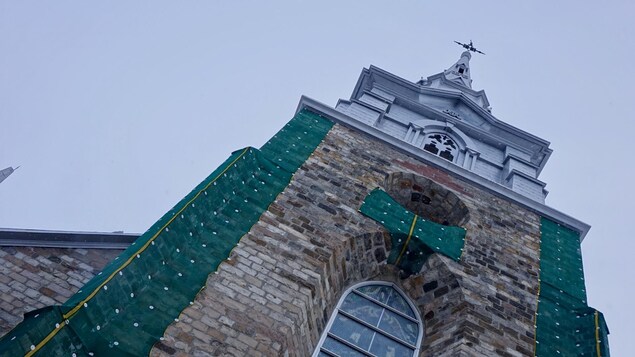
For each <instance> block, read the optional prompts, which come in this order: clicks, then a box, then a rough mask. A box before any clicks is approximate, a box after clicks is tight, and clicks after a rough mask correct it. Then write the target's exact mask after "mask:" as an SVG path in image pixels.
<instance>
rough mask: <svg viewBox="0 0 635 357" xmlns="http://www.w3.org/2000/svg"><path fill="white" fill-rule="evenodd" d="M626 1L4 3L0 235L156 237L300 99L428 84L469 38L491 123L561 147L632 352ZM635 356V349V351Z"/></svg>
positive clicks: (633, 77)
mask: <svg viewBox="0 0 635 357" xmlns="http://www.w3.org/2000/svg"><path fill="white" fill-rule="evenodd" d="M634 12H635V2H632V1H626V0H625V1H603V2H590V1H589V2H580V1H558V2H555V1H531V2H522V3H521V2H510V1H488V2H481V4H479V5H477V4H475V2H471V1H439V2H438V5H436V4H431V3H430V2H428V1H384V2H379V1H364V2H359V1H358V2H343V1H319V2H308V1H287V2H262V1H224V2H222V1H208V2H202V1H198V2H181V1H179V2H167V1H137V2H127V1H126V2H124V1H120V2H117V3H115V2H104V1H99V2H86V1H37V2H36V1H7V0H0V169H3V168H5V167H7V166H17V165H21V166H22V167H21V168H20V169H19V170H18V171H16V172H15V173H14V174H13V175H12V176H10V177H9V178H8V179H7V180H6V181H4V182H3V183H2V184H0V227H14V228H40V229H62V230H88V231H115V230H125V231H127V232H143V231H145V230H146V229H147V228H148V227H150V225H151V224H152V223H153V222H154V221H155V220H157V219H158V218H159V217H160V216H161V215H162V214H163V213H165V212H166V211H167V210H168V209H170V208H171V207H172V206H173V205H174V204H175V203H176V202H178V201H179V199H180V198H181V197H183V196H184V195H185V194H186V193H188V192H189V191H190V190H191V189H192V188H193V187H194V186H195V185H196V184H197V183H199V182H200V181H201V180H202V179H203V178H204V177H206V176H207V175H208V174H209V173H210V172H211V171H212V170H213V169H214V168H215V167H216V166H217V165H218V164H219V163H221V162H222V161H223V160H224V159H225V158H226V157H227V156H228V155H229V153H230V152H232V151H234V150H236V149H238V148H241V147H244V146H255V147H259V146H260V145H262V144H263V143H264V142H265V141H266V140H267V139H268V138H269V137H270V136H271V135H272V134H273V133H274V132H275V131H277V130H278V129H279V128H280V127H281V126H282V125H283V124H284V123H285V122H286V121H288V120H289V119H290V118H291V116H292V115H293V113H294V110H295V108H296V105H297V102H298V100H299V98H300V95H302V94H306V95H308V96H310V97H312V98H315V99H317V100H319V101H322V102H324V103H326V104H329V105H335V103H336V101H337V99H338V98H348V97H349V95H350V93H351V91H352V89H353V86H354V85H355V82H356V80H357V77H358V75H359V73H360V71H361V69H362V68H363V67H368V66H369V65H370V64H373V65H376V66H379V67H381V68H383V69H385V70H388V71H390V72H392V73H394V74H396V75H399V76H401V77H404V78H407V79H410V80H412V81H416V80H418V79H419V78H420V77H421V76H428V75H432V74H435V73H438V72H440V71H442V70H444V69H445V68H447V67H449V66H450V65H451V64H452V63H454V62H455V61H456V60H457V59H458V57H459V55H460V53H461V51H462V49H461V48H460V47H458V46H457V45H455V44H454V43H453V42H452V41H453V40H458V41H469V40H470V39H472V40H474V41H475V45H476V46H477V47H478V48H480V49H481V50H482V51H484V52H485V53H487V55H485V56H477V55H475V56H473V58H472V61H471V68H472V79H473V80H474V82H473V87H474V88H475V89H477V90H478V89H485V91H486V93H487V95H488V98H489V100H490V102H491V103H492V106H493V113H494V115H495V116H496V117H497V118H499V119H501V120H503V121H505V122H507V123H509V124H512V125H514V126H517V127H519V128H521V129H523V130H526V131H528V132H530V133H532V134H535V135H537V136H540V137H543V138H545V139H547V140H549V141H551V143H552V149H554V153H553V155H552V156H551V159H550V161H549V163H548V164H547V166H546V168H545V170H544V171H543V174H542V175H541V177H540V178H541V179H542V180H544V181H546V182H547V184H548V185H547V189H548V190H549V191H550V192H551V193H550V195H549V197H548V198H547V204H548V205H550V206H552V207H555V208H557V209H559V210H561V211H563V212H565V213H568V214H570V215H572V216H574V217H576V218H579V219H581V220H583V221H585V222H587V223H589V224H591V225H592V226H593V228H592V229H591V231H590V233H589V235H588V236H587V238H586V239H585V241H584V243H583V245H582V247H583V257H584V262H585V272H586V282H587V287H588V295H589V304H590V305H591V306H593V307H595V308H598V309H599V310H601V311H603V312H604V313H605V316H606V319H607V322H608V324H609V328H610V329H611V332H612V333H611V335H610V342H611V347H612V352H613V355H614V356H626V355H629V353H628V352H629V351H631V350H632V348H631V345H632V341H630V340H629V338H630V339H632V321H635V311H634V306H633V303H632V302H631V300H632V297H633V295H635V284H633V283H635V279H634V278H633V263H632V258H631V256H632V254H633V252H634V251H635V243H634V241H633V239H631V236H632V231H633V229H632V227H631V224H632V220H633V209H632V204H633V202H634V201H635V194H634V193H633V190H632V189H630V186H629V185H632V183H633V182H635V174H634V167H633V164H634V161H635V160H634V159H633V153H632V149H631V145H632V143H631V137H632V135H633V130H634V128H635V125H634V124H633V120H634V119H635V113H634V109H633V105H632V102H633V99H634V98H633V91H632V86H633V83H635V70H634V69H633V64H632V61H633V58H634V55H635V41H634V40H633V38H635V24H634V23H635V22H634V21H633V19H632V16H633V13H634ZM631 353H632V351H631Z"/></svg>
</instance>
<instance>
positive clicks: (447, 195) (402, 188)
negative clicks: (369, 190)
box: [384, 172, 470, 226]
mask: <svg viewBox="0 0 635 357" xmlns="http://www.w3.org/2000/svg"><path fill="white" fill-rule="evenodd" d="M384 190H385V191H386V192H387V193H388V194H389V195H391V196H392V197H393V198H394V199H395V201H397V202H399V204H401V205H402V206H404V207H405V208H407V209H408V210H410V211H412V212H414V213H416V214H417V215H419V216H421V217H423V218H425V219H429V220H431V221H433V222H436V223H440V224H444V225H450V226H463V225H465V224H466V223H467V222H468V221H469V220H470V212H469V210H468V208H467V206H466V205H465V203H464V202H463V201H461V199H460V198H459V197H458V196H457V195H456V194H455V193H454V192H452V191H450V190H449V189H447V188H445V187H443V186H441V185H440V184H438V183H436V182H434V181H432V180H431V179H429V178H426V177H423V176H419V175H415V174H412V173H406V172H394V173H391V174H389V175H388V176H387V177H386V180H385V181H384Z"/></svg>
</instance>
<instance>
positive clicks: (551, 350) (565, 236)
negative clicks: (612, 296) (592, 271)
mask: <svg viewBox="0 0 635 357" xmlns="http://www.w3.org/2000/svg"><path fill="white" fill-rule="evenodd" d="M540 231H541V235H540V239H541V241H540V294H539V300H538V311H537V312H536V352H535V355H536V356H540V357H542V356H598V357H599V356H609V346H608V333H609V331H608V327H607V325H606V322H605V321H604V316H603V315H602V313H600V312H599V311H597V310H595V309H593V308H590V307H588V306H587V300H586V291H585V289H584V272H583V271H582V255H581V252H580V236H579V234H578V233H576V232H575V231H573V230H570V229H568V228H566V227H563V226H560V225H559V224H557V223H555V222H552V221H550V220H548V219H546V218H542V220H541V229H540Z"/></svg>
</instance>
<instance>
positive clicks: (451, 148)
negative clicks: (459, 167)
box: [423, 133, 459, 161]
mask: <svg viewBox="0 0 635 357" xmlns="http://www.w3.org/2000/svg"><path fill="white" fill-rule="evenodd" d="M423 149H424V150H426V151H428V152H431V153H433V154H435V155H437V156H440V157H442V158H444V159H446V160H448V161H454V158H455V157H456V154H457V152H458V150H459V148H458V146H457V145H456V143H455V142H454V140H452V139H451V138H450V137H449V136H447V135H445V134H439V133H437V134H431V135H428V136H427V137H426V138H425V140H424V141H423Z"/></svg>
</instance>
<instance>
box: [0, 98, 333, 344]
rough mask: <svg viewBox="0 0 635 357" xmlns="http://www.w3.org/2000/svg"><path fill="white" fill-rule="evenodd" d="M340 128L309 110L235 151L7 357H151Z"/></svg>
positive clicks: (19, 333) (28, 331) (18, 331)
mask: <svg viewBox="0 0 635 357" xmlns="http://www.w3.org/2000/svg"><path fill="white" fill-rule="evenodd" d="M332 126H333V123H332V122H331V121H329V120H327V119H325V118H323V117H321V116H319V115H318V114H315V113H313V112H310V111H306V110H304V111H302V112H300V113H298V114H297V115H296V116H295V117H294V118H293V119H292V120H291V121H290V122H289V123H287V124H286V125H285V126H284V127H283V128H282V129H281V130H280V131H279V132H278V133H277V134H276V135H274V137H273V138H272V139H271V140H269V141H268V142H267V143H266V144H265V145H264V146H263V147H262V148H261V149H260V150H257V149H254V148H245V149H243V150H240V151H237V152H234V153H233V154H232V155H231V156H230V157H229V158H228V159H227V160H226V161H225V163H223V164H222V165H221V166H220V167H219V168H218V169H216V170H215V171H214V172H213V173H212V174H211V175H210V176H209V177H208V178H206V179H205V180H204V181H203V182H202V183H201V184H199V185H198V186H197V187H196V188H195V189H194V190H192V192H190V193H189V194H188V195H187V196H186V197H185V198H183V199H182V200H181V201H180V202H179V203H178V204H177V205H176V206H175V207H174V208H173V209H171V210H170V211H169V212H167V213H166V214H165V215H164V216H163V217H162V218H161V219H159V220H158V221H157V222H156V223H155V224H154V225H153V226H152V227H150V229H148V231H146V232H145V233H144V234H143V235H142V236H141V237H139V238H138V239H137V240H136V241H135V242H134V243H133V244H132V245H131V246H130V247H129V248H128V249H126V250H125V251H124V252H123V253H122V254H121V255H119V256H118V257H117V258H116V259H115V260H114V261H112V262H111V263H110V264H109V265H108V266H106V268H104V270H103V271H102V272H101V273H99V274H98V275H97V276H95V277H94V278H93V279H92V280H90V281H89V282H88V283H87V284H86V285H84V286H83V287H82V289H81V290H80V291H78V292H77V294H75V295H73V296H72V297H71V298H70V299H69V300H68V301H67V302H66V303H64V304H63V305H61V306H52V307H47V308H44V309H40V310H37V311H34V312H32V313H29V314H26V315H25V319H24V321H23V322H22V323H20V324H19V325H18V326H16V328H14V329H13V330H11V331H10V332H9V333H7V334H6V335H5V336H4V337H3V338H2V339H0V355H3V356H5V355H6V356H19V355H25V354H26V355H32V354H35V353H36V354H37V355H42V356H50V355H67V354H68V355H71V354H72V353H76V354H77V355H120V356H126V355H128V356H139V355H147V354H148V353H149V351H150V349H151V348H152V346H153V345H154V343H156V342H157V341H158V340H159V338H160V337H161V336H162V335H163V332H164V331H165V329H166V328H167V326H168V325H169V324H170V323H172V322H173V321H174V320H175V319H176V318H177V317H178V316H179V314H180V312H181V311H182V310H183V309H184V308H185V307H187V306H188V305H189V304H191V302H192V301H193V300H194V298H195V296H196V294H197V293H198V292H199V291H200V290H201V288H202V287H203V286H204V284H205V281H206V279H207V276H208V275H209V274H210V273H211V272H213V271H215V270H216V269H217V267H218V265H219V264H220V263H221V262H222V261H223V260H225V259H226V258H227V257H228V256H229V254H230V252H231V250H232V249H233V248H234V247H235V246H236V245H237V244H238V242H239V240H240V238H241V237H242V236H243V235H244V234H246V233H247V232H248V231H249V230H250V229H251V227H252V226H253V225H254V224H255V223H256V222H257V221H258V220H259V217H260V215H261V214H262V213H263V212H264V211H265V210H266V209H267V208H268V206H269V205H270V204H271V203H272V202H273V200H274V199H275V197H276V196H277V195H278V194H279V193H280V192H281V191H282V190H284V188H285V187H286V186H287V185H288V183H289V181H290V180H291V177H292V175H293V173H294V172H295V171H296V170H297V169H298V168H299V167H300V166H301V165H302V164H303V163H304V162H305V161H306V159H307V158H308V157H309V156H310V154H311V153H312V152H313V151H314V150H315V148H316V147H317V146H318V145H319V143H320V142H321V141H322V139H323V138H324V136H325V135H326V134H327V133H328V131H329V130H330V129H331V127H332Z"/></svg>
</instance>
